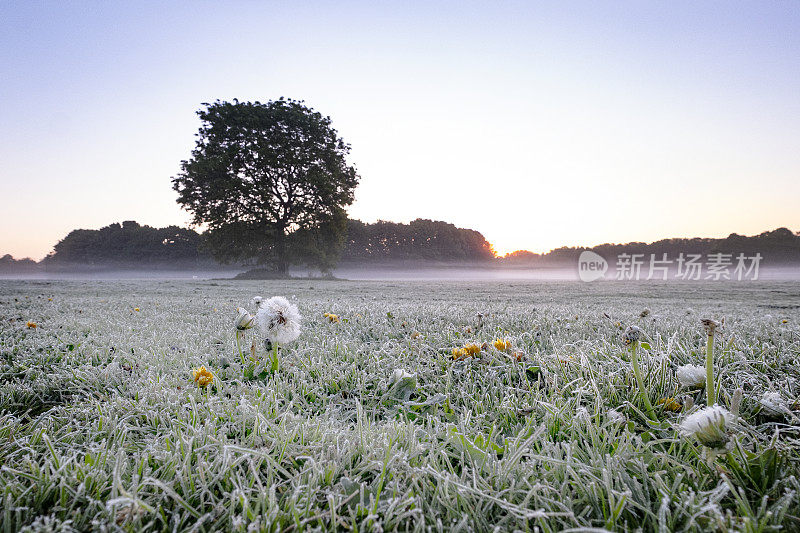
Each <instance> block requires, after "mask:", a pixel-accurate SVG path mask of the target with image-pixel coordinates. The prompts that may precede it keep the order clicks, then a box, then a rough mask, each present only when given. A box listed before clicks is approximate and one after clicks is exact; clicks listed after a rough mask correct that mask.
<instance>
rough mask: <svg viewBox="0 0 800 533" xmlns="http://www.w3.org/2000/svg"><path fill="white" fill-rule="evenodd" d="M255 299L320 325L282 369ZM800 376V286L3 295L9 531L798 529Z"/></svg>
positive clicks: (256, 287) (386, 286)
mask: <svg viewBox="0 0 800 533" xmlns="http://www.w3.org/2000/svg"><path fill="white" fill-rule="evenodd" d="M255 295H262V296H265V297H269V296H272V295H284V296H287V297H288V298H290V299H292V301H293V302H295V303H296V304H297V306H298V307H299V309H300V312H301V314H302V315H303V331H302V334H301V335H300V337H299V339H298V340H297V341H295V342H293V343H291V344H288V345H285V346H282V347H281V348H280V350H279V354H278V357H279V361H280V368H279V369H278V371H277V372H275V373H272V372H270V368H269V364H268V359H269V354H268V352H267V351H266V349H265V347H264V345H263V343H262V341H261V339H260V336H259V333H258V331H257V330H256V329H251V330H248V331H246V332H245V333H244V342H243V357H244V363H243V362H242V359H241V358H240V354H239V351H238V350H237V347H236V330H235V329H234V326H233V323H234V319H235V317H236V308H237V307H239V306H244V307H247V308H249V309H250V310H251V311H254V308H253V306H252V305H251V304H250V299H251V298H252V297H253V296H255ZM645 309H648V310H649V313H647V312H643V311H644V310H645ZM324 313H335V314H336V315H338V320H332V319H328V318H326V317H325V316H323V315H324ZM478 313H480V314H482V318H480V319H479V318H478ZM641 315H645V316H641ZM703 317H711V318H714V319H716V320H720V321H721V320H722V319H723V318H724V326H723V327H722V328H721V329H720V330H719V331H718V332H717V335H716V342H715V347H716V356H715V378H716V385H717V390H718V396H719V403H720V404H721V405H723V406H725V407H726V408H728V409H731V410H732V411H733V412H734V413H736V412H737V411H738V417H734V418H735V420H732V421H731V423H730V424H729V426H726V432H727V433H728V434H729V436H730V441H729V442H728V443H727V445H726V447H725V448H724V449H721V450H712V449H708V448H705V447H704V446H702V445H701V444H700V442H699V441H698V440H697V439H696V438H694V437H692V436H691V435H683V434H682V433H681V432H680V431H679V425H680V424H681V423H682V421H683V420H684V419H685V418H686V416H687V415H688V414H689V413H688V412H689V411H697V410H698V408H702V407H703V406H704V404H705V391H704V390H702V389H697V390H691V389H686V388H682V387H680V386H679V384H678V382H677V380H676V369H677V367H678V366H680V365H684V364H695V365H703V364H704V360H705V343H706V335H705V333H704V332H703V328H702V326H701V324H700V318H703ZM630 325H636V326H638V327H639V328H641V330H642V334H643V337H642V343H641V345H640V347H639V351H638V354H639V358H640V359H641V364H642V366H643V372H644V380H645V384H646V387H647V390H648V394H649V398H650V400H651V401H652V403H653V404H654V406H655V407H654V414H655V416H654V418H652V419H649V417H648V414H647V410H646V406H645V403H644V398H643V397H642V395H641V394H640V393H639V388H638V387H637V382H636V380H635V379H634V373H633V370H632V365H631V362H632V361H631V351H630V350H629V349H628V348H627V347H626V346H625V345H624V344H623V343H622V340H621V335H622V332H623V330H624V329H625V328H626V327H627V326H630ZM495 339H503V340H507V341H510V343H511V347H510V348H508V349H504V348H501V349H498V348H496V347H495V346H493V342H494V341H495ZM484 342H485V343H486V345H485V346H483V347H482V349H481V351H480V353H479V354H476V355H475V356H474V357H464V358H463V359H462V360H454V357H453V352H452V351H453V349H454V348H459V347H462V346H464V345H465V344H468V343H475V344H478V345H482V344H483V343H484ZM253 344H255V346H256V351H255V358H253V355H252V354H251V346H252V345H253ZM518 359H519V360H518ZM799 361H800V284H798V283H796V282H742V283H713V284H712V283H709V284H702V283H685V284H680V283H672V284H658V283H638V284H623V283H614V282H607V283H598V284H578V283H557V282H487V281H484V282H480V283H468V282H421V283H413V282H405V281H404V282H385V281H384V282H336V281H327V282H326V281H300V280H296V281H291V282H230V281H181V282H178V281H151V282H146V281H136V282H125V281H105V282H68V281H59V282H45V281H40V282H22V281H5V282H0V462H1V464H2V466H1V467H0V528H2V530H3V531H17V530H19V529H21V528H23V527H25V528H30V529H31V530H34V531H70V530H71V529H75V530H81V531H83V530H96V531H110V530H128V531H145V530H150V531H152V530H155V531H162V530H164V531H166V530H195V531H204V530H206V531H210V530H232V531H278V530H281V531H307V530H347V529H353V530H359V531H389V530H415V531H423V530H433V531H444V530H452V531H491V530H495V529H497V530H498V531H514V530H520V531H535V530H539V531H561V530H569V529H572V528H574V529H580V530H583V531H586V530H589V528H594V530H598V531H599V530H614V531H616V530H623V531H624V530H636V529H639V528H641V529H642V530H644V531H653V530H663V531H666V530H670V531H686V530H689V531H691V530H696V531H716V530H737V531H773V530H777V529H779V528H781V527H783V528H784V529H785V530H790V531H791V530H794V531H798V530H800V494H799V493H798V491H800V425H799V424H800V421H799V420H798V415H800V405H798V403H797V401H798V398H800V366H799V365H798V362H799ZM200 366H205V367H206V368H207V369H209V370H210V371H211V372H212V374H213V375H214V382H213V384H212V385H211V386H209V387H205V388H202V387H199V386H198V385H197V384H196V383H195V382H194V381H193V376H192V370H193V369H195V368H197V367H200ZM737 390H739V392H738V395H741V403H740V407H738V409H737V408H736V406H735V405H732V403H734V404H735V403H737V402H736V401H734V397H735V396H737V392H736V391H737ZM765 393H767V394H769V393H777V395H772V396H769V395H768V398H771V400H770V402H765V401H764V394H765ZM667 399H672V400H667ZM659 400H665V401H662V402H660V403H659ZM692 404H693V405H694V406H693V407H692Z"/></svg>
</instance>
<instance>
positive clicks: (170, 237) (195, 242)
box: [3, 219, 495, 271]
mask: <svg viewBox="0 0 800 533" xmlns="http://www.w3.org/2000/svg"><path fill="white" fill-rule="evenodd" d="M343 235H344V238H343V239H342V241H343V242H342V244H341V249H340V250H338V251H335V252H331V253H330V254H327V255H330V256H332V257H334V258H335V259H336V260H339V261H343V262H357V263H364V262H368V263H373V262H380V261H438V262H463V261H468V262H480V261H487V260H491V259H494V257H495V254H494V251H493V250H492V246H491V244H489V242H488V241H487V240H486V239H485V238H484V236H483V235H481V233H480V232H478V231H475V230H471V229H463V228H457V227H456V226H454V225H453V224H450V223H447V222H441V221H434V220H424V219H417V220H413V221H411V222H410V223H408V224H402V223H396V222H386V221H378V222H375V223H372V224H368V223H364V222H361V221H360V220H351V219H349V220H347V222H346V229H345V231H344V233H343ZM209 238H213V237H211V236H209V235H206V234H201V233H198V232H196V231H195V230H193V229H187V228H179V227H177V226H168V227H166V228H153V227H151V226H146V225H141V224H139V223H137V222H135V221H130V220H129V221H125V222H122V223H121V224H120V223H115V224H109V225H108V226H105V227H102V228H100V229H97V230H89V229H76V230H73V231H71V232H69V234H67V236H65V237H64V238H63V239H61V240H60V241H58V243H57V244H56V245H55V246H54V247H53V252H52V253H50V254H49V255H48V256H47V257H46V258H45V259H43V260H42V262H41V264H42V265H43V266H53V267H58V266H67V265H95V266H126V267H135V266H137V265H138V266H159V265H164V266H175V267H189V266H218V265H220V264H221V263H220V262H218V261H217V259H215V257H214V256H213V255H212V254H211V253H210V252H209V250H208V249H207V247H208V239H209ZM310 240H312V239H310V238H309V236H308V235H300V236H299V237H295V238H290V239H287V244H286V246H287V248H286V250H285V253H287V254H291V255H292V256H293V257H296V258H299V259H298V263H300V264H304V265H306V266H309V267H317V268H320V266H321V265H322V268H320V270H323V271H328V270H329V269H330V268H332V267H333V266H334V265H335V261H329V262H328V261H321V260H320V259H319V257H318V255H320V254H322V255H326V254H324V253H323V252H317V253H316V254H315V253H313V252H311V251H309V249H310V248H313V246H311V244H309V241H310ZM293 246H297V247H298V249H296V250H295V249H292V247H293ZM3 260H4V261H5V262H6V265H5V266H7V267H10V265H11V264H12V263H11V262H12V261H14V260H13V258H11V256H7V258H3ZM29 263H30V264H29ZM34 264H35V263H34V262H33V261H30V260H27V262H26V263H25V266H27V267H31V266H32V265H34ZM232 264H234V265H237V266H252V265H253V263H248V262H246V261H244V262H238V261H236V260H232ZM20 266H21V265H20Z"/></svg>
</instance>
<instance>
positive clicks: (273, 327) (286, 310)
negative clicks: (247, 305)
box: [256, 296, 300, 344]
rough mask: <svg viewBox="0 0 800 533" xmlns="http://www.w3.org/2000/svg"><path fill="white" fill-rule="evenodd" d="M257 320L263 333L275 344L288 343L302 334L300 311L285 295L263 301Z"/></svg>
mask: <svg viewBox="0 0 800 533" xmlns="http://www.w3.org/2000/svg"><path fill="white" fill-rule="evenodd" d="M256 322H257V323H258V327H259V329H260V330H261V333H263V334H264V336H265V337H266V338H267V339H269V340H270V341H271V342H273V343H275V344H288V343H290V342H292V341H293V340H295V339H297V337H299V336H300V311H298V310H297V306H296V305H294V304H292V303H289V300H287V299H286V298H284V297H283V296H273V297H272V298H270V299H269V300H266V301H262V302H261V303H260V304H259V306H258V312H257V313H256Z"/></svg>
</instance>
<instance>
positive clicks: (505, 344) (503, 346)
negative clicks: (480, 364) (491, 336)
mask: <svg viewBox="0 0 800 533" xmlns="http://www.w3.org/2000/svg"><path fill="white" fill-rule="evenodd" d="M494 347H495V348H497V349H498V350H500V351H501V352H505V351H506V350H510V349H511V341H507V340H503V339H495V340H494Z"/></svg>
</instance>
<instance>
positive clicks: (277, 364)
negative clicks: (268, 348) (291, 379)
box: [271, 342, 280, 374]
mask: <svg viewBox="0 0 800 533" xmlns="http://www.w3.org/2000/svg"><path fill="white" fill-rule="evenodd" d="M279 367H280V362H279V361H278V343H277V342H276V343H274V344H273V346H272V368H271V370H272V373H273V374H274V373H275V372H277V371H278V368H279Z"/></svg>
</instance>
